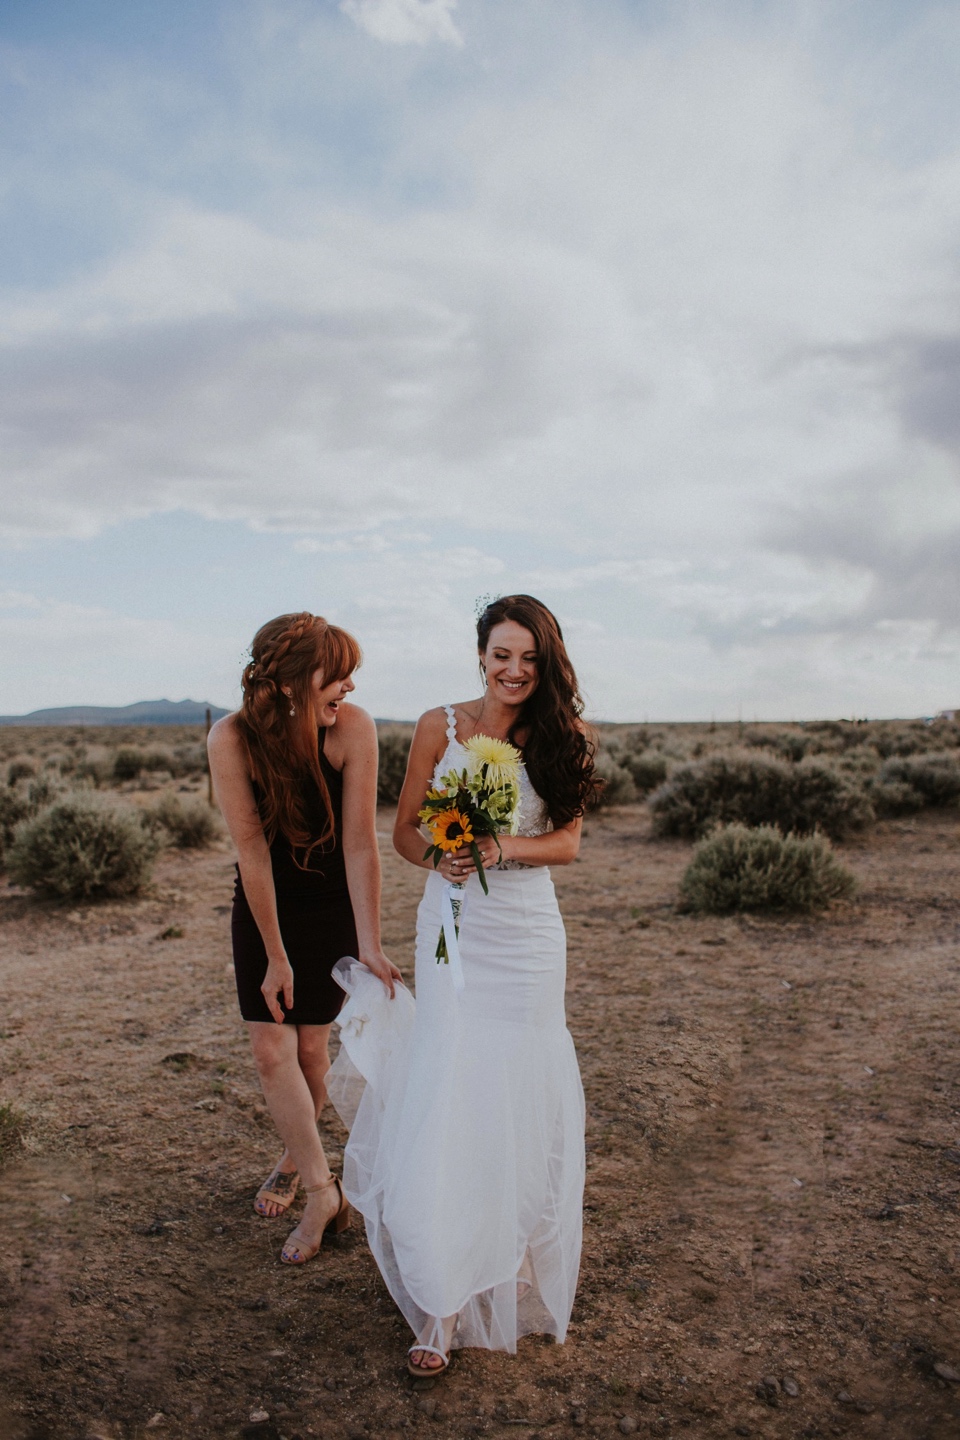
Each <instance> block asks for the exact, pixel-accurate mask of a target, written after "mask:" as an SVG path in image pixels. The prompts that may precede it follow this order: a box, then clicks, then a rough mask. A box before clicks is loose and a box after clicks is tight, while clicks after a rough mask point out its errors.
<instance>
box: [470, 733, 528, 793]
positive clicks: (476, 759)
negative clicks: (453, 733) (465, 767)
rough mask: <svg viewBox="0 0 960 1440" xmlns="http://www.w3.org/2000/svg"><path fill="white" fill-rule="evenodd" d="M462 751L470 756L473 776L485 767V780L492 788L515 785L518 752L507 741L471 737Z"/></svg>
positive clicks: (517, 770) (479, 736)
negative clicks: (511, 783) (512, 783)
mask: <svg viewBox="0 0 960 1440" xmlns="http://www.w3.org/2000/svg"><path fill="white" fill-rule="evenodd" d="M463 748H464V750H466V752H467V754H468V755H469V756H470V762H471V764H470V768H471V770H472V771H473V773H474V774H476V773H477V771H478V770H479V769H480V768H481V766H483V765H486V767H487V780H488V781H489V783H490V784H491V785H493V786H501V785H505V784H509V783H510V781H513V782H514V783H516V780H517V778H518V775H519V767H520V751H519V750H518V749H517V748H516V746H515V745H511V744H510V742H509V740H497V739H495V738H494V737H493V736H492V735H472V736H471V737H470V739H469V740H468V741H467V742H466V743H465V745H464V747H463Z"/></svg>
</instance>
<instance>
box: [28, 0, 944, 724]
mask: <svg viewBox="0 0 960 1440" xmlns="http://www.w3.org/2000/svg"><path fill="white" fill-rule="evenodd" d="M0 85H2V105H3V115H4V121H3V124H2V126H0V150H2V169H0V567H2V569H0V646H2V652H3V656H4V662H3V666H2V670H0V713H5V714H21V713H25V712H28V711H30V710H32V709H35V708H39V707H44V706H51V705H73V704H103V705H119V704H126V703H130V702H132V701H135V700H141V699H154V698H159V697H162V696H165V697H167V698H170V699H182V698H184V697H186V696H190V697H191V698H194V699H198V700H209V701H213V702H214V703H217V704H223V705H228V706H233V705H235V704H236V703H237V700H238V693H239V692H238V677H239V672H240V668H241V666H242V664H243V661H244V657H245V654H246V652H247V649H248V646H249V644H250V640H251V638H252V636H253V633H254V631H255V630H256V628H257V627H258V625H260V624H261V623H262V622H264V621H265V620H267V619H269V618H271V617H272V616H274V615H276V614H280V613H284V612H287V611H294V610H302V609H309V610H312V611H314V612H315V613H319V614H323V615H325V616H326V617H327V618H328V619H330V620H332V621H335V622H336V623H338V624H341V625H345V626H347V627H348V628H349V629H351V630H352V631H354V633H355V634H356V635H357V636H358V638H359V639H360V642H361V644H362V646H363V649H364V654H365V661H364V665H363V668H362V669H361V671H360V672H359V675H358V677H357V678H358V688H357V695H356V699H357V701H358V702H359V703H361V704H364V705H365V706H366V707H367V708H368V709H370V710H371V711H372V712H373V713H374V714H376V715H378V716H383V717H394V718H410V717H414V716H416V715H417V714H419V713H420V712H421V711H422V710H424V709H427V708H429V707H430V706H433V705H436V704H439V703H442V702H445V701H448V700H460V699H467V698H468V697H470V696H471V695H474V694H476V693H478V678H477V668H476V657H475V648H474V641H473V624H474V613H475V607H476V604H477V601H478V599H479V598H480V597H483V596H491V595H496V594H509V593H511V592H513V591H517V590H522V591H526V592H529V593H533V594H535V595H537V596H538V597H540V598H541V599H542V600H544V601H545V602H546V603H547V604H548V605H549V606H550V607H551V608H552V609H553V610H554V611H555V613H556V614H557V616H558V618H559V619H560V622H561V624H562V626H563V629H564V634H565V636H566V638H567V641H568V645H569V649H570V652H571V655H572V657H573V660H574V663H575V665H576V667H577V671H578V674H579V676H580V679H581V683H582V687H583V690H584V692H585V695H586V699H587V706H588V713H589V714H590V715H591V716H593V717H595V718H598V719H609V720H643V719H648V718H649V719H651V720H653V719H659V720H696V719H710V718H715V719H717V720H724V719H737V718H738V717H742V718H744V719H753V718H761V719H804V718H807V719H813V718H822V717H828V716H841V715H843V716H850V715H857V716H871V717H877V716H911V715H924V714H932V713H934V712H935V711H936V710H938V709H940V708H943V707H947V706H950V707H953V706H956V705H958V704H960V664H958V662H960V464H958V461H960V393H958V392H960V6H957V5H956V4H954V3H939V4H935V3H926V0H909V3H906V0H837V3H830V0H809V3H807V0H797V3H793V0H777V3H772V0H771V3H763V0H702V3H696V0H669V3H667V0H661V3H646V0H341V3H338V0H164V3H163V5H157V4H156V3H155V0H123V3H118V0H45V3H44V4H43V5H37V4H36V3H35V0H3V4H2V5H0Z"/></svg>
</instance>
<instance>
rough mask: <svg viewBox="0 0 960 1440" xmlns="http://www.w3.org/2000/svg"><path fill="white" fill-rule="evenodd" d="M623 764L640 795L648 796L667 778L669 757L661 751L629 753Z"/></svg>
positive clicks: (625, 756)
mask: <svg viewBox="0 0 960 1440" xmlns="http://www.w3.org/2000/svg"><path fill="white" fill-rule="evenodd" d="M621 764H622V765H623V768H624V769H625V770H628V771H629V772H630V775H631V777H632V778H633V783H634V786H635V788H636V792H637V794H638V795H648V794H649V793H650V791H651V790H656V788H657V786H658V785H662V784H663V782H664V780H666V778H667V757H666V755H661V753H660V751H659V750H640V751H633V752H630V751H628V752H627V753H626V754H625V755H624V757H623V760H622V761H621Z"/></svg>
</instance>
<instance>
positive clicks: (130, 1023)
mask: <svg viewBox="0 0 960 1440" xmlns="http://www.w3.org/2000/svg"><path fill="white" fill-rule="evenodd" d="M731 728H735V727H731ZM708 733H709V732H708V729H707V727H702V732H701V735H703V734H708ZM691 741H692V744H691V743H688V742H691ZM663 743H664V745H665V746H666V747H668V748H673V749H675V750H676V751H677V752H678V756H677V758H678V759H680V758H684V757H685V756H686V755H687V754H689V752H690V750H691V748H692V746H693V745H696V744H697V743H699V739H698V737H691V736H690V735H686V734H682V733H681V734H678V735H672V734H671V733H669V732H665V733H664V735H663ZM152 798H153V797H152V796H151V795H150V794H149V793H145V794H144V795H143V796H140V795H139V794H136V793H133V792H131V795H130V799H131V803H134V802H135V803H143V804H148V803H151V802H152ZM391 820H392V816H391V814H390V813H389V812H384V813H383V814H382V815H381V819H380V830H381V832H382V833H383V836H384V841H383V845H384V874H385V887H384V894H385V921H386V923H385V930H386V938H387V944H388V948H389V950H390V952H391V954H392V955H393V956H394V957H395V958H396V959H397V961H398V963H400V964H401V966H402V967H403V968H404V969H405V970H406V971H407V972H408V973H409V969H410V961H411V945H412V938H413V931H414V922H415V911H416V905H417V901H418V898H419V893H420V888H421V886H420V877H419V876H417V875H416V874H415V873H414V872H413V871H412V870H411V869H410V867H408V866H406V865H404V864H403V862H401V861H400V860H399V859H398V858H397V857H396V856H394V855H393V853H392V851H391V850H390V848H389V841H388V839H387V837H388V835H389V830H390V824H391ZM586 832H587V833H586V836H585V840H584V846H583V852H582V857H581V859H580V860H579V861H578V862H577V863H576V864H575V865H572V866H570V867H568V868H567V869H565V870H560V871H557V872H556V875H555V879H556V882H557V888H558V893H559V897H560V903H561V907H562V910H563V912H564V915H565V918H566V922H567V929H568V936H569V985H568V1016H569V1022H570V1026H571V1029H572V1031H573V1034H574V1038H575V1041H576V1044H577V1050H578V1054H579V1057H580V1063H581V1068H582V1072H583V1078H584V1086H585V1090H586V1097H587V1116H588V1120H587V1125H588V1129H587V1143H588V1180H587V1193H586V1210H585V1222H586V1223H585V1245H584V1258H583V1268H582V1272H581V1281H580V1287H579V1291H578V1295H577V1301H576V1306H575V1309H574V1318H573V1328H572V1332H571V1336H570V1339H569V1342H568V1344H567V1345H566V1346H563V1347H558V1346H546V1345H543V1344H541V1343H540V1342H538V1341H537V1340H535V1339H529V1340H526V1341H524V1342H523V1343H522V1345H521V1348H520V1354H519V1355H518V1356H517V1357H516V1358H511V1357H508V1356H505V1355H489V1354H481V1353H478V1352H472V1351H471V1352H466V1353H465V1354H463V1355H462V1356H460V1357H459V1358H458V1359H457V1361H456V1363H455V1365H454V1367H453V1369H452V1371H451V1373H450V1375H449V1376H448V1377H446V1379H445V1380H444V1382H443V1384H442V1385H438V1386H436V1387H435V1388H433V1389H431V1390H430V1391H429V1392H428V1393H423V1392H422V1390H421V1389H419V1388H418V1387H417V1386H416V1385H414V1384H413V1383H412V1382H411V1381H410V1380H409V1379H408V1378H407V1377H406V1375H405V1373H404V1371H403V1369H402V1355H403V1348H404V1346H405V1345H406V1344H407V1343H408V1338H407V1337H406V1336H405V1335H404V1332H403V1327H402V1325H401V1324H400V1322H399V1321H398V1319H397V1317H396V1314H395V1312H394V1309H393V1306H392V1304H391V1302H390V1299H389V1297H388V1296H387V1295H386V1293H385V1291H384V1289H383V1286H382V1283H381V1281H380V1279H379V1276H378V1275H377V1272H376V1270H375V1267H374V1266H373V1264H372V1261H371V1259H370V1256H369V1254H368V1252H367V1250H366V1246H365V1244H364V1241H363V1238H362V1235H361V1234H360V1233H359V1232H358V1231H357V1230H356V1229H354V1230H352V1231H351V1232H348V1236H347V1238H346V1240H345V1241H344V1242H343V1243H342V1244H340V1245H336V1246H331V1247H330V1248H329V1249H325V1252H324V1254H323V1255H322V1257H321V1258H320V1259H319V1260H318V1261H317V1262H315V1263H313V1264H311V1265H309V1266H307V1267H305V1268H304V1270H302V1271H291V1270H290V1269H288V1268H286V1267H282V1266H280V1265H279V1264H278V1261H277V1256H278V1251H279V1247H280V1244H281V1242H282V1239H283V1236H284V1234H285V1233H286V1229H287V1228H288V1227H287V1223H285V1222H283V1221H279V1222H276V1223H265V1222H263V1221H260V1220H258V1219H257V1218H256V1217H255V1216H254V1215H253V1213H252V1210H251V1201H252V1198H253V1194H254V1191H255V1188H256V1185H257V1183H258V1182H259V1180H260V1179H262V1177H263V1176H264V1175H265V1174H266V1173H267V1170H268V1168H269V1166H270V1164H271V1163H272V1161H273V1160H274V1159H275V1158H276V1149H277V1147H276V1141H275V1139H274V1136H273V1134H272V1131H271V1127H270V1125H269V1123H268V1121H267V1120H266V1117H265V1114H264V1111H263V1107H262V1103H261V1101H260V1097H259V1095H258V1092H257V1087H256V1083H255V1080H254V1075H253V1070H252V1066H251V1062H250V1058H249V1053H248V1048H247V1041H246V1037H245V1035H244V1033H243V1027H242V1024H241V1022H240V1020H239V1018H238V1016H237V1012H236V1003H235V998H234V993H233V986H232V980H231V979H230V977H229V975H228V973H227V967H228V961H229V951H230V945H229V903H230V892H231V870H232V855H231V853H230V851H229V849H228V847H227V846H226V844H225V843H224V842H219V843H218V845H216V846H215V847H214V848H212V849H210V850H207V851H202V852H192V853H189V854H186V853H181V852H178V851H175V850H169V851H166V852H165V853H164V854H163V855H162V856H161V857H160V859H159V861H158V862H157V868H156V877H157V879H156V888H155V890H154V892H153V893H152V894H150V895H148V896H147V897H145V898H143V899H141V900H132V901H123V902H121V901H110V902H107V903H105V904H101V905H99V906H89V907H87V906H83V907H79V908H76V909H72V910H71V909H68V908H66V907H65V906H63V905H61V904H53V903H39V902H36V901H32V900H30V899H29V898H27V897H26V896H24V895H22V894H19V893H18V892H16V890H13V889H6V890H5V891H3V892H0V992H2V993H3V994H4V995H5V996H6V997H7V1001H6V1010H5V1014H4V1018H3V1021H2V1023H0V1035H2V1038H0V1077H2V1078H0V1104H8V1105H13V1106H14V1107H15V1108H16V1109H17V1110H19V1111H22V1112H23V1113H27V1114H29V1115H30V1117H31V1130H30V1133H29V1135H28V1136H27V1144H26V1148H24V1149H23V1150H21V1151H20V1152H19V1153H15V1154H13V1155H11V1156H10V1157H9V1158H8V1160H7V1163H6V1165H5V1166H4V1168H3V1170H2V1172H0V1206H2V1210H3V1215H4V1224H3V1227H2V1231H0V1235H2V1238H0V1303H2V1304H3V1306H4V1308H5V1324H4V1327H3V1329H2V1332H0V1434H2V1435H3V1436H4V1440H28V1437H32V1440H41V1437H43V1440H79V1437H81V1436H84V1435H93V1434H101V1435H109V1436H111V1437H114V1440H121V1437H124V1440H134V1437H141V1436H144V1435H145V1434H146V1433H147V1432H146V1428H145V1427H146V1424H147V1422H148V1420H149V1419H150V1418H151V1417H152V1416H154V1415H155V1414H156V1413H157V1412H163V1414H164V1417H165V1419H164V1421H163V1424H162V1425H158V1426H157V1427H156V1430H157V1433H158V1434H160V1435H163V1436H167V1437H170V1440H180V1437H184V1440H186V1437H189V1440H201V1437H203V1440H207V1437H218V1436H225V1437H236V1436H239V1435H240V1434H241V1433H246V1434H247V1435H249V1436H253V1435H259V1436H260V1437H262V1440H272V1437H275V1436H278V1435H284V1436H286V1437H288V1440H294V1437H295V1436H301V1437H303V1440H315V1437H322V1440H350V1437H354V1436H360V1435H373V1436H377V1437H382V1440H399V1437H401V1436H403V1437H414V1440H421V1437H425V1436H427V1435H432V1436H437V1437H438V1440H439V1437H444V1440H446V1437H449V1440H454V1437H457V1440H459V1437H463V1436H465V1435H470V1434H472V1433H477V1434H485V1435H489V1436H491V1437H494V1440H495V1437H497V1436H498V1435H503V1436H508V1435H509V1436H521V1437H525V1440H529V1437H531V1436H533V1435H537V1436H540V1437H541V1440H553V1437H572V1436H574V1435H583V1434H586V1435H591V1434H595V1435H601V1436H602V1435H609V1436H612V1437H613V1436H617V1435H618V1434H619V1433H621V1432H620V1430H619V1429H618V1426H619V1423H620V1420H621V1418H622V1417H625V1416H626V1417H628V1418H630V1419H635V1420H636V1422H637V1427H638V1428H637V1432H636V1433H637V1434H638V1435H641V1436H660V1435H663V1436H666V1435H679V1434H686V1435H689V1436H691V1437H695V1440H720V1437H724V1440H726V1437H730V1436H733V1435H738V1434H739V1435H742V1434H744V1433H747V1434H751V1435H754V1436H760V1435H763V1436H766V1437H770V1440H798V1437H817V1436H824V1437H826V1436H832V1435H851V1436H857V1437H859V1436H864V1437H872V1440H920V1437H925V1440H954V1437H955V1436H956V1435H957V1434H958V1433H960V1403H958V1399H960V1397H958V1393H957V1392H958V1387H957V1386H955V1385H953V1384H952V1383H951V1382H950V1381H949V1380H947V1379H944V1378H942V1376H941V1375H940V1374H938V1372H937V1370H936V1368H935V1367H936V1366H937V1365H939V1366H941V1367H943V1366H954V1367H956V1368H957V1369H958V1370H960V1321H958V1314H960V1307H958V1303H957V1302H958V1300H960V1293H958V1292H960V1286H958V1276H957V1267H958V1258H960V1257H958V1245H960V1240H958V1229H957V1227H958V1222H960V1145H958V1140H960V1134H958V1124H960V1045H958V1035H957V1027H956V1018H955V1017H956V1013H957V1001H958V990H960V900H958V899H957V898H956V897H957V896H958V895H960V883H958V882H960V821H958V817H957V814H956V812H955V811H950V810H932V811H925V812H924V813H922V814H921V815H919V816H918V817H917V818H916V819H912V820H910V821H909V822H904V821H899V820H894V821H884V822H881V823H879V824H877V825H876V826H875V827H874V828H873V829H872V830H871V831H869V832H867V833H866V834H865V835H864V836H862V837H860V838H858V839H857V840H856V841H855V842H853V843H851V844H850V845H847V846H845V847H844V848H843V851H842V857H843V860H844V863H845V864H846V865H848V866H849V867H850V868H851V869H852V870H853V871H854V873H855V874H856V876H857V880H858V885H859V889H858V892H857V895H856V897H855V898H854V899H853V900H851V901H844V902H840V903H839V904H838V905H837V906H836V907H835V908H834V909H833V910H831V912H830V913H829V914H828V915H827V916H826V917H825V918H823V919H818V920H809V919H803V920H799V921H798V920H795V919H768V918H759V919H758V918H747V917H737V918H734V917H731V918H725V919H715V918H714V919H711V918H705V917H698V916H693V915H686V914H682V913H680V911H679V910H678V906H677V898H678V886H679V881H680V877H681V875H682V873H683V870H684V868H685V866H686V864H687V863H688V861H689V859H690V856H691V853H692V847H691V845H689V844H688V843H687V842H684V841H679V840H659V841H658V840H654V839H652V837H651V833H650V825H649V819H648V815H647V812H646V808H645V806H643V805H639V804H637V805H633V806H629V807H626V808H623V809H619V810H607V811H601V812H599V813H597V814H596V815H594V816H592V817H591V818H590V819H589V820H588V822H587V826H586ZM11 997H12V998H11ZM323 1128H324V1134H325V1137H326V1140H327V1142H328V1144H329V1147H330V1150H331V1153H332V1154H333V1156H334V1158H336V1156H337V1154H338V1151H339V1147H340V1145H341V1144H342V1141H343V1138H344V1137H343V1133H342V1131H341V1130H340V1128H339V1126H338V1125H337V1124H336V1123H335V1122H334V1121H333V1120H332V1119H331V1118H330V1117H325V1119H324V1122H323ZM771 1377H772V1378H774V1379H776V1380H777V1381H778V1388H776V1389H771V1388H770V1387H769V1386H767V1387H765V1386H764V1383H763V1382H764V1380H765V1379H766V1378H771ZM784 1379H790V1380H791V1381H792V1380H795V1381H796V1386H797V1390H798V1393H797V1395H796V1396H791V1395H790V1394H788V1393H786V1392H784V1390H783V1389H782V1388H779V1383H780V1382H782V1381H783V1380H784ZM791 1388H792V1386H791ZM758 1391H759V1395H758ZM434 1401H435V1402H436V1407H435V1408H434V1409H433V1410H432V1414H431V1415H430V1416H428V1414H427V1411H426V1410H425V1409H424V1402H434ZM771 1401H775V1402H776V1403H775V1404H771V1403H770V1402H771ZM261 1407H262V1408H263V1409H264V1410H266V1411H267V1412H268V1414H269V1416H270V1419H269V1420H268V1421H265V1422H258V1423H259V1429H252V1428H250V1427H251V1425H252V1424H253V1422H251V1420H250V1415H251V1413H252V1412H254V1411H256V1410H259V1409H260V1408H261ZM430 1408H431V1407H430V1405H429V1404H428V1406H427V1409H430ZM244 1427H246V1430H245V1432H244ZM628 1428H629V1427H628ZM150 1433H151V1434H152V1433H153V1431H151V1432H150Z"/></svg>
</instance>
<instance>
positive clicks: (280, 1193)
mask: <svg viewBox="0 0 960 1440" xmlns="http://www.w3.org/2000/svg"><path fill="white" fill-rule="evenodd" d="M299 1185H300V1172H299V1170H281V1169H280V1166H279V1165H277V1166H276V1168H275V1169H273V1170H271V1172H270V1174H269V1175H268V1176H267V1178H266V1180H264V1182H263V1184H262V1185H261V1186H260V1189H259V1190H258V1191H257V1193H256V1196H255V1197H254V1201H253V1210H254V1214H255V1215H259V1216H260V1219H261V1220H278V1219H279V1218H280V1216H281V1215H283V1214H285V1213H286V1211H287V1210H289V1208H290V1206H291V1204H292V1203H293V1200H294V1198H295V1197H296V1193H297V1190H298V1188H299ZM264 1200H269V1201H272V1203H273V1204H274V1205H279V1206H280V1210H279V1213H278V1214H277V1215H265V1214H264V1213H263V1211H262V1210H261V1209H260V1206H261V1204H262V1202H263V1201H264Z"/></svg>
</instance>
